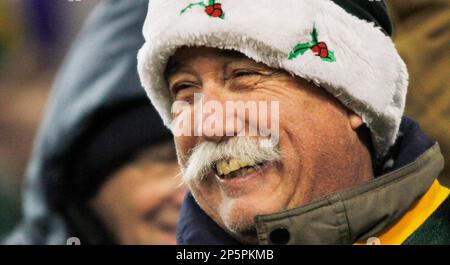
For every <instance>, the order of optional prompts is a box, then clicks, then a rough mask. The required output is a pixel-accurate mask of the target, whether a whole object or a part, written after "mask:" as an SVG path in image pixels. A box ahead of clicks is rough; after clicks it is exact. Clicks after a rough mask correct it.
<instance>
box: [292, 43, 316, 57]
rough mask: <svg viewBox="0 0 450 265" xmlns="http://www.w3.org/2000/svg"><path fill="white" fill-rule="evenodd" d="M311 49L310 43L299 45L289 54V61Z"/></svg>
mask: <svg viewBox="0 0 450 265" xmlns="http://www.w3.org/2000/svg"><path fill="white" fill-rule="evenodd" d="M309 49H311V44H309V43H299V44H297V45H296V46H295V47H294V49H293V50H292V51H291V52H290V53H289V60H291V59H294V58H296V57H297V56H298V55H303V54H304V53H305V52H306V51H307V50H309Z"/></svg>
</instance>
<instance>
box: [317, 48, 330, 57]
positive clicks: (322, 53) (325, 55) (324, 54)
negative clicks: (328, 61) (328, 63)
mask: <svg viewBox="0 0 450 265" xmlns="http://www.w3.org/2000/svg"><path fill="white" fill-rule="evenodd" d="M319 55H320V57H321V58H326V57H328V49H327V48H324V49H322V50H321V51H320V54H319Z"/></svg>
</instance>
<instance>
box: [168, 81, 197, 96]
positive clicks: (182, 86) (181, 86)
mask: <svg viewBox="0 0 450 265" xmlns="http://www.w3.org/2000/svg"><path fill="white" fill-rule="evenodd" d="M191 87H194V85H193V84H191V83H180V84H176V85H174V86H173V88H172V91H173V93H174V94H177V93H178V92H180V91H181V90H183V89H187V88H191Z"/></svg>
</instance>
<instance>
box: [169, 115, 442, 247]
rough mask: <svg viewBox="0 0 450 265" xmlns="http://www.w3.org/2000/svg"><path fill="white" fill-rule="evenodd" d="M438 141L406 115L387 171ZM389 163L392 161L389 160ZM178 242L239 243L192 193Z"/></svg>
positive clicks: (413, 159)
mask: <svg viewBox="0 0 450 265" xmlns="http://www.w3.org/2000/svg"><path fill="white" fill-rule="evenodd" d="M434 143H435V142H434V141H432V140H431V139H430V138H428V137H427V136H426V135H425V133H424V132H423V131H422V129H421V128H420V126H419V124H418V123H417V122H416V121H414V120H413V119H411V118H408V117H403V119H402V123H401V125H400V133H399V137H398V139H397V143H396V144H395V146H394V147H393V148H392V149H391V152H390V155H389V156H388V158H387V159H386V160H391V161H393V164H391V165H390V166H389V167H388V168H387V169H384V170H383V171H382V174H386V173H388V172H390V171H393V170H395V169H398V168H401V167H404V166H405V165H407V164H410V163H412V162H414V161H415V160H416V159H417V158H418V157H419V156H420V155H421V154H423V153H424V152H425V151H427V150H428V149H429V148H431V147H432V146H433V144H434ZM388 164H389V163H388ZM177 243H178V244H180V245H230V244H239V242H238V241H236V240H235V239H234V238H233V237H231V236H230V235H229V234H227V233H226V232H225V231H224V230H223V229H222V228H220V227H219V226H218V225H217V224H216V223H215V222H214V221H213V220H212V219H211V218H210V217H209V216H208V215H206V213H205V212H204V211H203V210H202V209H201V208H200V207H199V206H198V204H197V203H196V202H195V199H194V198H193V196H192V194H191V193H190V192H189V193H188V194H187V195H186V197H185V199H184V202H183V205H182V208H181V213H180V221H179V223H178V228H177Z"/></svg>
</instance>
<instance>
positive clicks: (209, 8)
mask: <svg viewBox="0 0 450 265" xmlns="http://www.w3.org/2000/svg"><path fill="white" fill-rule="evenodd" d="M205 12H206V14H208V15H210V16H211V15H212V13H213V12H214V7H213V6H206V7H205Z"/></svg>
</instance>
